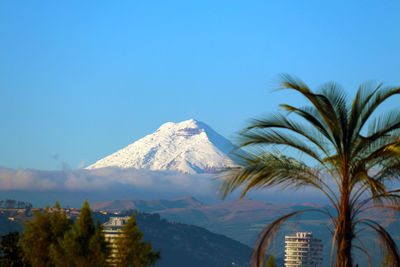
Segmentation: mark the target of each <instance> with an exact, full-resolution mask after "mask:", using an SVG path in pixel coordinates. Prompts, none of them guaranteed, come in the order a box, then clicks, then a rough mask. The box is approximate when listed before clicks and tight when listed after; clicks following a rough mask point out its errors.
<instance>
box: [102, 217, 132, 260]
mask: <svg viewBox="0 0 400 267" xmlns="http://www.w3.org/2000/svg"><path fill="white" fill-rule="evenodd" d="M129 218H130V217H129V216H126V217H110V220H109V221H108V222H106V223H104V224H103V231H104V237H105V239H106V241H107V242H109V243H110V247H111V255H110V261H111V262H114V259H115V255H116V240H117V239H118V237H119V235H120V234H121V233H122V228H123V227H124V224H125V223H126V222H127V221H128V220H129Z"/></svg>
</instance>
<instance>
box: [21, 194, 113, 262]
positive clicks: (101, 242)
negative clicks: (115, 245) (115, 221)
mask: <svg viewBox="0 0 400 267" xmlns="http://www.w3.org/2000/svg"><path fill="white" fill-rule="evenodd" d="M21 246H22V249H23V252H24V255H25V256H24V258H25V259H26V261H28V262H30V263H31V265H32V266H40V267H42V266H43V267H46V266H59V267H68V266H71V267H73V266H99V267H101V266H106V259H107V257H108V255H109V250H108V246H107V243H106V241H105V238H104V234H103V231H102V227H101V225H100V224H97V226H95V225H94V222H93V217H92V212H91V210H90V207H89V203H88V202H87V200H85V202H84V204H83V206H82V208H81V212H80V215H79V217H78V219H77V221H76V223H75V224H73V221H72V220H71V219H69V218H67V215H66V214H65V212H64V211H62V210H61V208H60V204H59V203H58V202H56V204H55V206H54V208H53V210H52V213H50V209H49V208H46V211H45V212H44V213H43V212H36V213H35V214H34V218H33V220H32V221H31V222H26V223H25V228H24V233H23V236H22V239H21Z"/></svg>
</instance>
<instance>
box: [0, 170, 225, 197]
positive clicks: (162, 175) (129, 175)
mask: <svg viewBox="0 0 400 267" xmlns="http://www.w3.org/2000/svg"><path fill="white" fill-rule="evenodd" d="M121 186H126V187H135V188H137V189H143V190H146V189H151V190H155V191H171V190H172V191H189V190H190V191H192V192H193V193H195V194H201V193H207V194H209V193H210V189H211V188H214V189H215V190H217V188H216V181H215V179H213V177H212V176H211V175H189V174H182V173H177V172H169V171H150V170H137V169H119V168H103V169H96V170H84V169H78V170H62V171H43V170H31V169H25V170H12V169H0V190H29V191H32V190H33V191H46V190H71V191H101V190H109V189H112V188H114V187H121Z"/></svg>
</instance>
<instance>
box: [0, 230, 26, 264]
mask: <svg viewBox="0 0 400 267" xmlns="http://www.w3.org/2000/svg"><path fill="white" fill-rule="evenodd" d="M0 239H1V241H0V266H1V267H23V266H29V265H28V264H27V263H26V262H25V261H24V260H23V253H22V249H21V247H20V245H19V233H18V232H10V233H8V234H6V235H3V236H1V237H0Z"/></svg>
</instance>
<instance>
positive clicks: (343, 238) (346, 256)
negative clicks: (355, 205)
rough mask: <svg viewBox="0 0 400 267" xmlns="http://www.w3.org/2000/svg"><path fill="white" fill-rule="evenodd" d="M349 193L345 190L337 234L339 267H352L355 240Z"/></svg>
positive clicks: (337, 261) (337, 264)
mask: <svg viewBox="0 0 400 267" xmlns="http://www.w3.org/2000/svg"><path fill="white" fill-rule="evenodd" d="M349 199H350V197H349V192H348V190H346V189H344V192H343V194H342V198H341V205H340V213H339V220H338V232H337V255H336V266H337V267H352V266H353V260H352V256H351V247H352V240H353V226H352V218H351V207H350V204H349Z"/></svg>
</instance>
